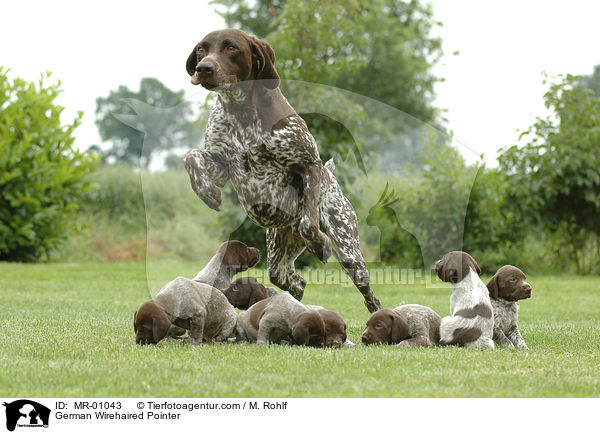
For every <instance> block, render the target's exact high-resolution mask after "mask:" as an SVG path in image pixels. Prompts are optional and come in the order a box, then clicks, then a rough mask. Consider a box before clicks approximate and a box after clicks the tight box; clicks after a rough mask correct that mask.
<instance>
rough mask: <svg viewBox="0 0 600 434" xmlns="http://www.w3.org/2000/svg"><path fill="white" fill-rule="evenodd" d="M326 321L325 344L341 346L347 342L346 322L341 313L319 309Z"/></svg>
mask: <svg viewBox="0 0 600 434" xmlns="http://www.w3.org/2000/svg"><path fill="white" fill-rule="evenodd" d="M317 312H318V314H319V315H320V316H321V318H322V319H323V323H325V346H326V347H334V348H341V347H342V346H343V345H344V342H346V338H347V336H346V323H345V322H344V320H343V318H342V317H341V316H340V314H339V313H337V312H334V311H332V310H326V309H323V310H318V311H317Z"/></svg>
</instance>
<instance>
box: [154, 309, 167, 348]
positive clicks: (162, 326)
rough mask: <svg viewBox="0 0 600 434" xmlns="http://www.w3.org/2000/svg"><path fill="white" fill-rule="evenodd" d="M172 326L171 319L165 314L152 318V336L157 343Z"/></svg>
mask: <svg viewBox="0 0 600 434" xmlns="http://www.w3.org/2000/svg"><path fill="white" fill-rule="evenodd" d="M169 327H171V321H169V319H168V318H166V316H164V315H160V316H156V317H154V318H153V319H152V337H153V339H154V342H155V343H158V342H159V341H161V340H163V339H164V338H165V336H167V333H168V332H169Z"/></svg>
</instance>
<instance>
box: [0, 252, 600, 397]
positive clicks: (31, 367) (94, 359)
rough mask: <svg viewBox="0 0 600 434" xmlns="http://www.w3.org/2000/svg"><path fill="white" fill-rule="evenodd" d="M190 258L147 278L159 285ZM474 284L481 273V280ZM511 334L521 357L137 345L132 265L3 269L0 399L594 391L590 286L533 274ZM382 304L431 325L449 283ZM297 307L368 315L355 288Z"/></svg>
mask: <svg viewBox="0 0 600 434" xmlns="http://www.w3.org/2000/svg"><path fill="white" fill-rule="evenodd" d="M197 269H198V267H197V265H195V264H192V263H179V264H174V263H172V264H164V265H163V266H160V267H158V266H157V267H153V271H154V272H155V275H156V273H158V275H162V276H163V277H164V280H163V283H166V282H167V281H168V280H170V279H172V278H173V277H175V276H177V275H186V276H189V277H191V276H193V275H194V274H195V272H196V271H197ZM484 281H485V278H484ZM529 282H530V283H531V284H532V286H533V289H534V293H533V298H531V299H529V300H525V301H522V302H521V303H520V305H521V311H520V326H521V331H522V334H523V336H524V338H525V340H526V341H527V344H528V345H529V347H530V348H531V351H529V352H523V351H514V350H512V351H511V350H507V349H497V350H494V351H488V352H486V351H481V350H465V349H462V348H454V347H448V348H418V349H411V348H396V347H388V346H376V347H365V346H363V345H357V346H356V347H353V348H343V349H337V350H333V349H311V348H301V347H291V346H277V345H273V346H270V347H266V348H265V347H261V348H259V347H257V346H255V345H250V344H208V345H204V346H186V345H183V344H181V343H178V342H174V341H163V342H161V343H160V344H159V345H157V346H138V345H135V343H134V335H133V324H132V321H133V312H134V311H135V310H136V309H137V308H138V306H139V304H141V302H142V301H144V300H146V299H147V298H148V290H147V285H146V273H145V267H144V265H142V264H126V263H89V264H38V265H20V264H7V263H0V303H1V306H2V309H1V310H0V360H1V366H2V369H0V395H3V396H14V397H107V396H119V397H126V396H131V397H138V396H153V397H550V396H552V397H575V396H587V397H592V396H595V397H597V396H599V395H600V315H599V313H600V280H599V279H598V277H597V276H596V277H577V276H560V275H558V276H541V275H540V276H531V277H530V278H529ZM374 290H375V293H376V294H377V295H378V296H379V298H380V299H381V300H382V302H383V304H384V305H385V306H386V307H395V306H397V305H400V304H403V303H420V304H425V305H428V306H430V307H432V308H433V309H434V310H436V311H437V312H438V313H440V314H441V315H442V316H443V315H446V314H447V313H448V310H449V297H450V292H451V289H450V286H449V285H448V286H445V287H444V288H425V287H424V286H423V285H400V286H391V285H390V286H374ZM303 302H305V303H307V304H320V305H323V306H326V307H328V308H330V309H332V310H336V311H338V312H339V313H340V314H341V315H342V316H343V317H344V319H345V320H346V323H347V324H348V330H349V338H350V339H351V340H353V341H355V342H359V341H360V334H361V333H362V331H363V329H364V323H365V321H366V320H367V318H368V316H369V314H368V312H367V310H366V309H365V307H364V305H363V303H362V297H361V296H360V294H359V293H358V291H357V290H356V289H354V288H348V287H340V286H336V285H309V286H308V288H307V290H306V293H305V297H304V299H303Z"/></svg>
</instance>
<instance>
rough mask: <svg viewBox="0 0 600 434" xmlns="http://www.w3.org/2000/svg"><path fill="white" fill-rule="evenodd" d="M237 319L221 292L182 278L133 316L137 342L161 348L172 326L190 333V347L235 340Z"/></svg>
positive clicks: (165, 287)
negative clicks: (211, 341) (205, 342)
mask: <svg viewBox="0 0 600 434" xmlns="http://www.w3.org/2000/svg"><path fill="white" fill-rule="evenodd" d="M236 322H237V315H236V313H235V309H234V308H233V306H231V305H230V304H229V302H228V301H227V297H225V296H224V295H223V293H222V292H221V291H219V290H218V289H216V288H213V287H212V286H209V285H205V284H203V283H198V282H194V281H192V280H190V279H186V278H185V277H178V278H176V279H174V280H173V281H171V282H169V283H168V284H167V285H165V286H164V287H163V289H162V290H161V291H160V292H159V293H158V294H157V295H156V297H154V299H152V300H149V301H146V302H144V303H142V305H141V306H140V308H139V309H138V310H137V311H136V312H135V313H134V315H133V328H134V331H135V341H136V343H138V344H142V345H144V344H157V343H158V342H159V341H161V340H162V339H164V338H165V336H167V333H169V330H170V329H171V326H172V325H175V326H177V327H180V328H183V329H187V330H189V332H190V343H192V344H196V345H199V344H201V343H202V341H203V340H205V341H210V340H213V339H214V340H215V341H219V342H220V341H224V340H226V339H228V338H229V337H233V336H234V333H235V324H236Z"/></svg>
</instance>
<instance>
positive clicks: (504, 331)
mask: <svg viewBox="0 0 600 434" xmlns="http://www.w3.org/2000/svg"><path fill="white" fill-rule="evenodd" d="M526 279H527V276H525V273H523V272H522V271H521V270H520V269H518V268H517V267H515V266H513V265H505V266H503V267H501V268H500V269H499V270H498V271H496V274H494V276H493V277H492V278H491V279H490V281H489V282H488V284H487V287H488V290H489V293H490V298H491V302H492V308H493V310H494V337H493V339H494V342H495V343H496V344H497V345H506V346H508V347H510V348H515V347H516V348H522V349H525V350H529V348H528V347H527V344H526V343H525V339H523V336H521V332H520V331H519V324H518V317H519V305H518V304H517V300H523V299H525V298H529V297H531V285H530V284H529V283H528V282H527V280H526Z"/></svg>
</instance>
